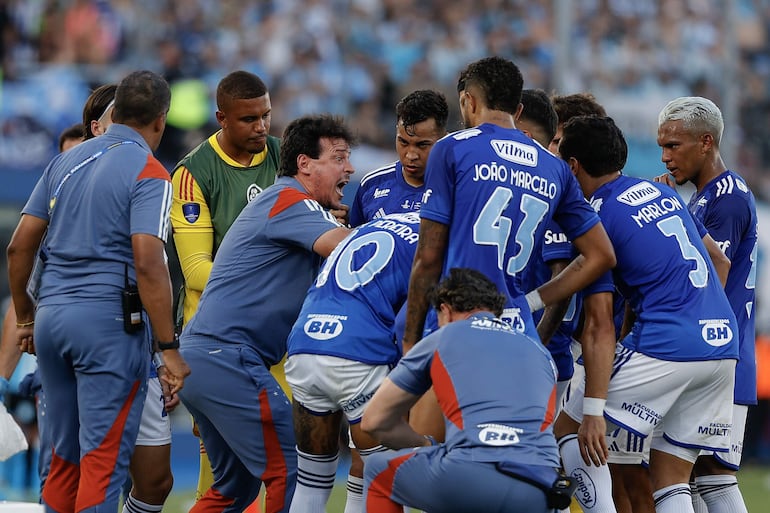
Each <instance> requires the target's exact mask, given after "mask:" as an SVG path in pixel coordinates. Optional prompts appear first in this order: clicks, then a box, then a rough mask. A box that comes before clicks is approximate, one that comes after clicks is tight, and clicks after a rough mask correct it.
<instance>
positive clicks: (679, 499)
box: [652, 483, 694, 513]
mask: <svg viewBox="0 0 770 513" xmlns="http://www.w3.org/2000/svg"><path fill="white" fill-rule="evenodd" d="M652 498H653V499H655V513H694V512H693V509H692V496H691V495H690V485H689V484H687V483H680V484H675V485H671V486H667V487H665V488H661V489H660V490H656V491H655V492H654V493H653V494H652Z"/></svg>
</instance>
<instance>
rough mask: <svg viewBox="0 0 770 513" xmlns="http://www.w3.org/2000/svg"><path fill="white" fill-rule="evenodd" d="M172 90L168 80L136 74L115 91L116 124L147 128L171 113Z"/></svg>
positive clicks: (151, 75) (155, 75)
mask: <svg viewBox="0 0 770 513" xmlns="http://www.w3.org/2000/svg"><path fill="white" fill-rule="evenodd" d="M170 105H171V90H170V89H169V86H168V82H166V79H164V78H163V77H161V76H160V75H158V74H157V73H153V72H152V71H147V70H143V71H135V72H133V73H131V74H130V75H128V76H127V77H126V78H124V79H123V80H121V81H120V84H118V88H117V89H116V90H115V110H113V111H112V119H113V121H115V122H116V123H121V124H124V125H133V126H138V127H144V126H148V125H149V124H151V123H152V122H153V121H155V120H156V119H158V117H159V116H161V115H162V114H164V113H166V112H168V108H169V106H170Z"/></svg>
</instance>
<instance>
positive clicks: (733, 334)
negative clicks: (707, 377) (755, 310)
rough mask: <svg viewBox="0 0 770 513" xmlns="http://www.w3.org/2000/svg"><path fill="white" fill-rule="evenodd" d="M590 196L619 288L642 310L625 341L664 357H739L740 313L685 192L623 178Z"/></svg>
mask: <svg viewBox="0 0 770 513" xmlns="http://www.w3.org/2000/svg"><path fill="white" fill-rule="evenodd" d="M590 201H591V204H592V205H593V206H594V208H595V209H596V210H597V212H598V213H599V216H600V217H601V219H602V223H603V224H604V227H605V229H606V230H607V234H608V235H609V237H610V240H611V241H612V244H613V246H614V247H615V254H616V256H617V266H616V267H615V269H614V270H613V272H612V275H613V278H614V281H615V286H616V287H617V288H618V290H619V291H620V293H621V294H623V296H624V297H625V298H626V299H627V300H628V301H629V302H630V304H631V306H632V307H633V309H634V312H635V313H636V323H635V324H634V326H633V328H632V330H631V333H630V334H629V335H628V336H626V337H625V338H624V339H623V340H622V343H623V345H624V346H626V347H628V348H630V349H633V350H635V351H638V352H641V353H644V354H646V355H648V356H651V357H653V358H658V359H661V360H670V361H695V360H715V359H723V358H737V357H738V326H737V322H736V320H735V315H734V314H733V311H732V309H731V308H730V304H729V303H728V301H727V296H725V293H724V290H723V289H722V285H721V283H720V282H719V278H718V277H717V274H716V270H715V269H714V266H713V264H712V263H711V259H710V258H709V256H708V253H707V251H706V248H705V246H704V245H703V241H702V238H703V236H704V235H705V228H704V227H703V226H702V225H700V223H697V222H696V221H695V220H694V219H693V217H692V216H691V215H690V213H689V211H688V210H687V208H686V205H685V204H684V202H683V200H682V198H681V197H679V195H678V194H677V193H676V192H675V191H674V190H673V189H671V188H670V187H668V186H665V185H661V184H657V183H653V182H650V181H648V180H643V179H640V178H632V177H629V176H620V177H619V178H617V179H616V180H613V181H611V182H608V183H605V184H604V185H602V186H601V187H599V189H597V190H596V192H595V193H594V195H593V197H592V198H591V200H590Z"/></svg>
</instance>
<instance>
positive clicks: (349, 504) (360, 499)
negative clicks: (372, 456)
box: [344, 475, 364, 513]
mask: <svg viewBox="0 0 770 513" xmlns="http://www.w3.org/2000/svg"><path fill="white" fill-rule="evenodd" d="M347 491H348V495H347V500H346V501H345V512H344V513H361V512H362V511H364V478H363V477H356V476H351V475H348V484H347Z"/></svg>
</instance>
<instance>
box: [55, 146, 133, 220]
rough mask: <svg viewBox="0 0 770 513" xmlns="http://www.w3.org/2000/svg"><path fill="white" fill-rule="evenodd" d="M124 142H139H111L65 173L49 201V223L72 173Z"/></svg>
mask: <svg viewBox="0 0 770 513" xmlns="http://www.w3.org/2000/svg"><path fill="white" fill-rule="evenodd" d="M124 144H137V142H136V141H120V142H116V143H114V144H110V145H109V146H107V147H106V148H104V149H103V150H99V151H97V152H96V153H94V154H93V155H91V156H90V157H88V158H87V159H85V160H84V161H83V162H81V163H80V164H78V165H77V166H75V167H73V168H72V169H70V170H69V171H67V173H66V174H65V175H64V177H63V178H62V179H61V182H59V185H58V186H56V189H55V190H54V192H53V196H51V201H49V202H48V220H49V223H50V220H51V217H52V215H53V207H54V206H55V205H56V199H57V198H58V197H59V193H60V192H61V189H62V187H63V186H64V183H65V182H66V181H67V180H69V179H70V178H71V177H72V175H74V174H75V173H77V172H78V171H80V170H81V169H82V168H83V167H84V166H86V165H87V164H90V163H91V162H93V161H94V160H96V159H98V158H99V157H101V156H102V155H104V154H105V153H107V152H108V151H110V150H111V149H113V148H117V147H118V146H122V145H124Z"/></svg>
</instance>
